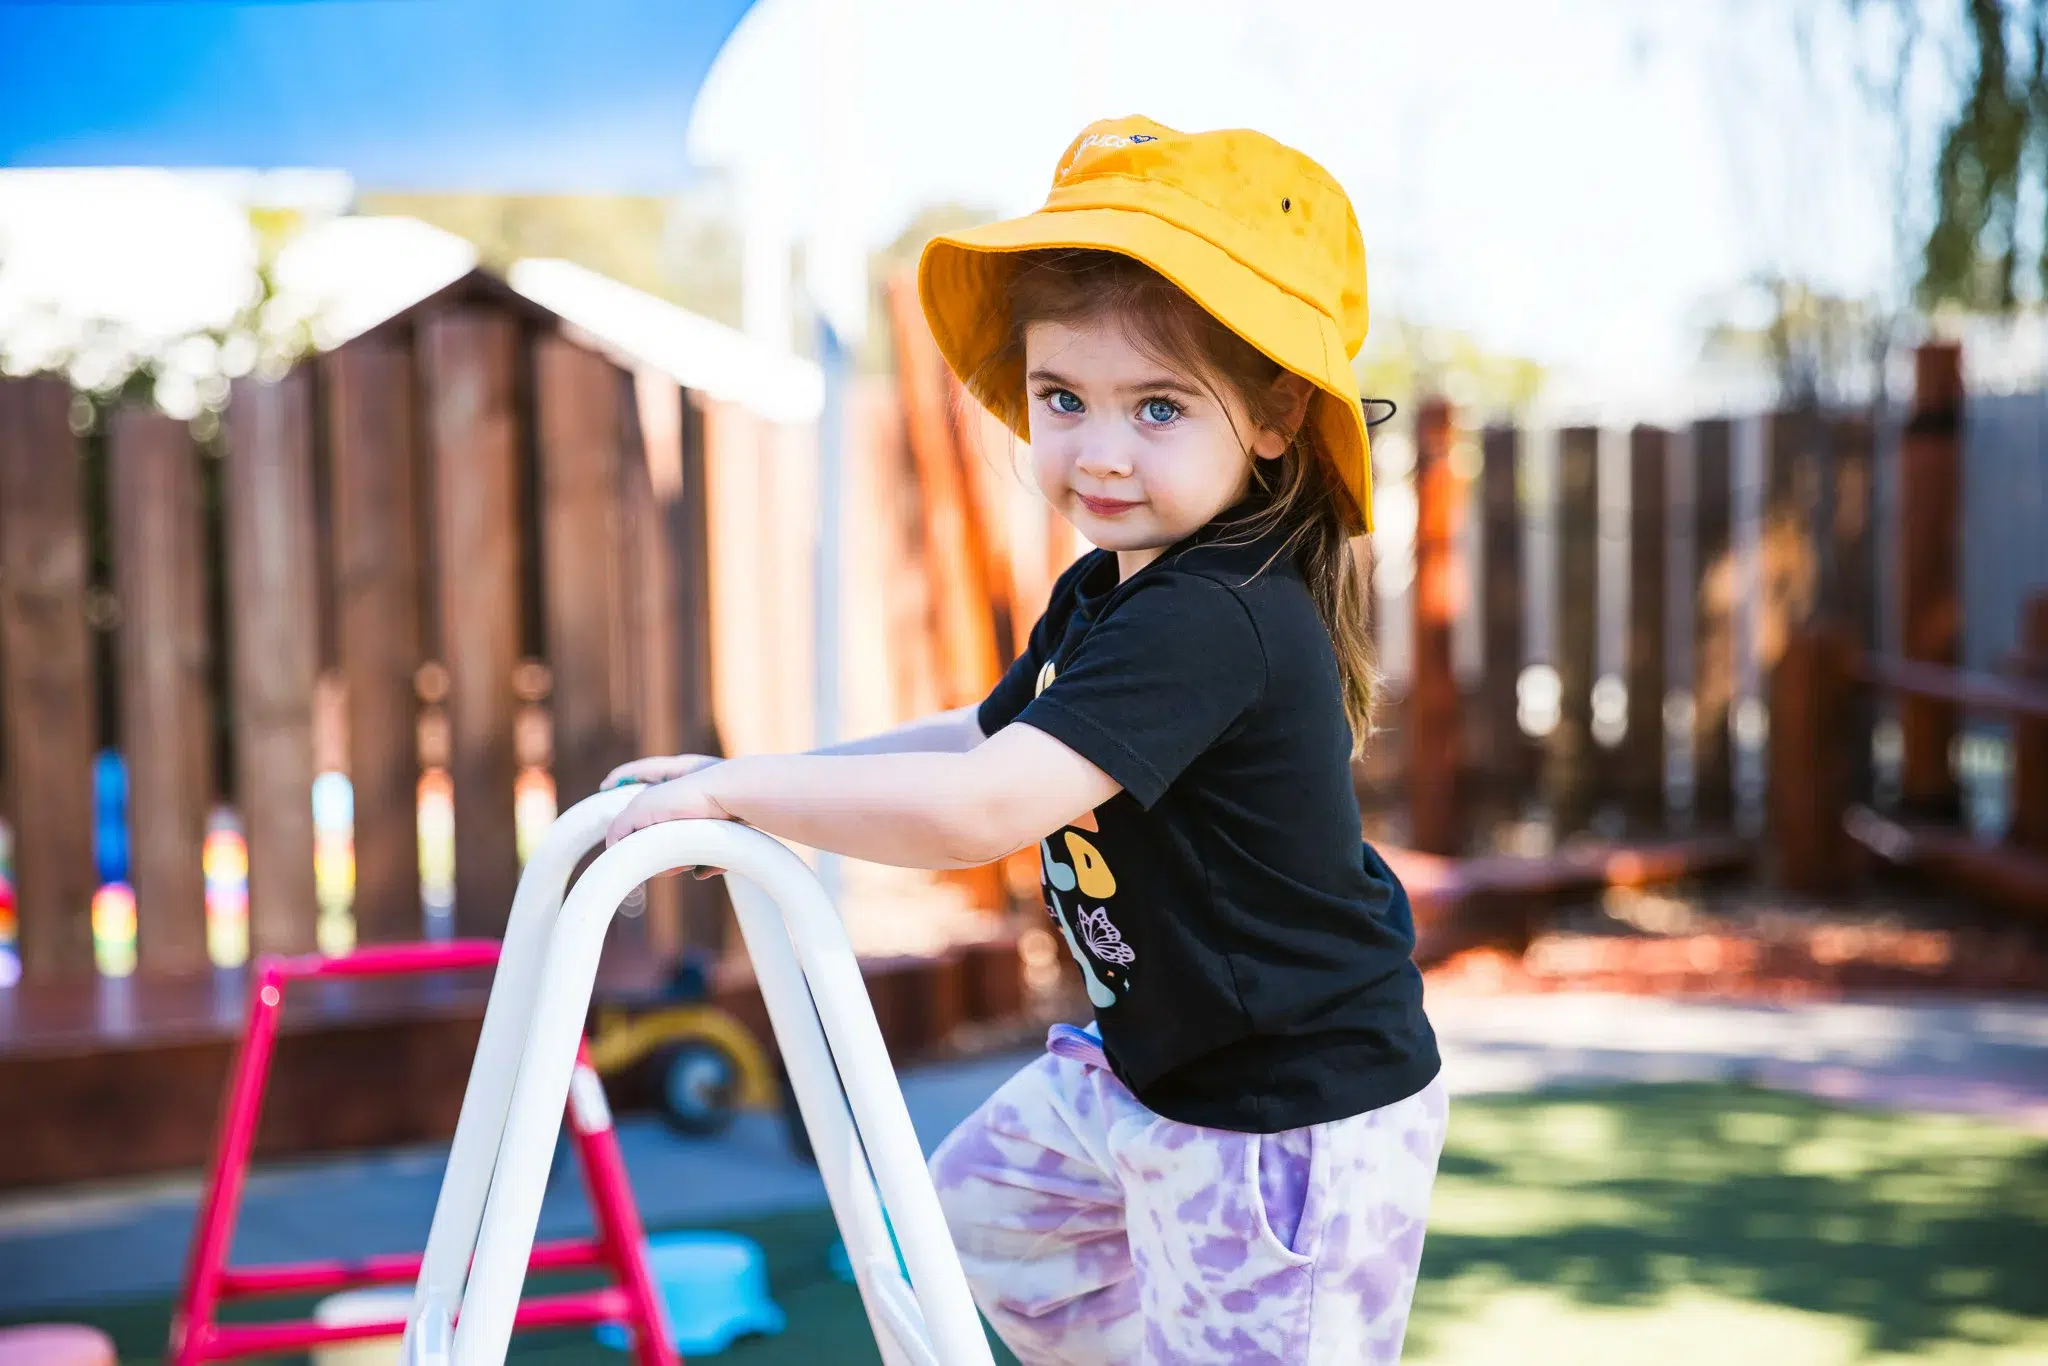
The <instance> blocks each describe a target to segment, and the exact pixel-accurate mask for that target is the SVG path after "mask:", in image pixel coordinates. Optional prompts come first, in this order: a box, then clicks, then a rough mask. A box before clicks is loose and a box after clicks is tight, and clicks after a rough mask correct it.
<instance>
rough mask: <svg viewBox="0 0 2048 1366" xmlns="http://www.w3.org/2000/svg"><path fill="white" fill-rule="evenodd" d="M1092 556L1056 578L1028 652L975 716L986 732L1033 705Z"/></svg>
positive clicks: (1012, 665)
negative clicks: (1039, 682)
mask: <svg viewBox="0 0 2048 1366" xmlns="http://www.w3.org/2000/svg"><path fill="white" fill-rule="evenodd" d="M1088 559H1089V557H1088V556H1086V555H1083V556H1082V557H1081V558H1080V559H1078V560H1076V561H1074V563H1073V564H1071V565H1069V566H1067V569H1066V572H1065V573H1063V574H1061V575H1060V577H1059V578H1058V579H1056V580H1055V581H1054V582H1053V586H1052V592H1051V593H1050V594H1048V595H1047V601H1046V606H1045V611H1043V612H1041V613H1039V616H1038V623H1037V624H1036V625H1034V626H1033V627H1032V628H1031V636H1030V639H1028V640H1027V641H1025V643H1024V653H1023V654H1020V655H1018V656H1017V658H1016V659H1015V660H1013V661H1011V663H1010V667H1009V668H1008V669H1006V670H1005V671H1004V672H1003V676H1002V677H1001V678H1000V679H998V680H997V682H996V686H995V688H994V689H993V690H992V691H991V692H990V693H989V695H988V696H987V697H986V698H984V699H982V703H981V706H980V707H979V708H978V709H977V710H976V711H975V714H974V719H975V723H976V724H977V725H979V726H980V727H981V733H982V734H983V735H994V734H995V733H996V732H997V731H999V730H1001V729H1002V728H1003V727H1004V726H1007V725H1009V724H1010V723H1011V722H1012V721H1014V720H1016V719H1017V714H1018V713H1019V712H1021V711H1023V710H1024V708H1025V707H1027V706H1029V705H1030V703H1031V699H1032V697H1033V695H1035V694H1036V693H1037V691H1038V673H1039V670H1041V669H1043V668H1044V667H1045V661H1046V660H1048V659H1050V658H1051V657H1052V652H1053V650H1054V648H1055V647H1056V645H1057V644H1058V640H1059V637H1058V634H1057V633H1058V632H1060V631H1063V630H1065V629H1066V623H1067V618H1068V617H1070V616H1072V615H1073V612H1074V592H1075V587H1076V585H1077V584H1078V583H1079V582H1080V579H1081V576H1082V575H1083V574H1084V573H1085V572H1086V568H1087V564H1088Z"/></svg>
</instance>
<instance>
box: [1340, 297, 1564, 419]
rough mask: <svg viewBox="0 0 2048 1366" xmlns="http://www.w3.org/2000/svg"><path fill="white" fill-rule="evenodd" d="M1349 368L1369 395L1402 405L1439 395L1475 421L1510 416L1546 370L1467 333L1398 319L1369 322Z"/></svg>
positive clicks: (1533, 394) (1524, 402)
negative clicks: (1366, 332) (1356, 355)
mask: <svg viewBox="0 0 2048 1366" xmlns="http://www.w3.org/2000/svg"><path fill="white" fill-rule="evenodd" d="M1352 369H1353V371H1354V372H1356V374H1357V375H1358V384H1359V389H1360V391H1361V392H1362V393H1364V394H1365V395H1366V396H1368V397H1370V398H1391V399H1393V400H1394V401H1395V402H1397V403H1400V404H1403V405H1406V404H1408V403H1409V402H1410V401H1411V400H1413V399H1416V398H1418V397H1419V396H1421V395H1425V394H1433V395H1441V396H1442V397H1444V398H1447V399H1449V400H1450V401H1451V402H1452V403H1453V404H1454V405H1456V406H1457V407H1458V408H1459V409H1460V410H1461V411H1462V412H1463V413H1464V414H1466V415H1467V417H1468V418H1469V419H1470V420H1473V421H1488V420H1492V419H1494V418H1502V417H1508V416H1511V415H1512V414H1514V413H1515V412H1516V411H1517V410H1518V409H1520V408H1522V407H1524V406H1526V405H1527V404H1529V403H1530V402H1532V401H1533V400H1534V399H1535V397H1536V394H1537V391H1538V390H1540V389H1541V388H1542V387H1543V381H1544V374H1545V372H1544V368H1543V366H1542V365H1540V364H1539V363H1537V362H1536V361H1533V360H1529V359H1526V358H1525V357H1522V356H1510V355H1504V354H1502V353H1500V352H1495V351H1489V350H1488V349H1487V348H1486V347H1484V346H1482V345H1481V344H1480V343H1479V342H1478V341H1477V340H1475V339H1474V338H1473V337H1472V336H1471V334H1469V333H1467V332H1463V331H1460V330H1458V329H1456V328H1451V327H1437V326H1431V325H1428V324H1423V323H1414V322H1409V321H1408V320H1407V319H1405V318H1398V317H1395V318H1376V319H1374V320H1373V326H1372V331H1371V332H1370V333H1369V334H1368V335H1367V337H1366V343H1365V349H1364V350H1362V351H1360V352H1359V355H1358V359H1357V361H1356V362H1354V364H1353V365H1352Z"/></svg>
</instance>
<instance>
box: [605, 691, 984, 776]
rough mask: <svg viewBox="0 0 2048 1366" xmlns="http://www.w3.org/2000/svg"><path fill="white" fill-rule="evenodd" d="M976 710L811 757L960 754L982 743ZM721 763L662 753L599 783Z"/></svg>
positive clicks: (925, 720) (938, 715) (924, 720)
mask: <svg viewBox="0 0 2048 1366" xmlns="http://www.w3.org/2000/svg"><path fill="white" fill-rule="evenodd" d="M978 710H979V708H978V707H972V706H968V707H956V708H954V709H953V710H952V711H942V712H935V713H933V714H932V715H930V716H922V717H919V718H918V719H917V720H915V721H908V722H905V723H904V724H903V725H900V726H897V727H896V728H895V729H894V730H885V731H883V732H882V733H881V734H879V735H869V736H866V737H864V738H862V739H859V740H845V741H842V742H840V743H839V744H836V745H827V746H825V747H824V748H822V749H816V750H812V751H811V753H813V754H821V755H822V754H927V753H928V754H963V753H965V752H966V751H968V750H970V749H973V748H974V747H975V746H976V745H978V744H980V743H981V741H982V734H981V724H980V722H978V721H977V720H976V719H975V714H976V712H977V711H978ZM723 762H730V761H729V760H721V759H720V758H719V757H718V756H717V755H715V754H664V755H656V756H653V757H651V758H646V759H635V760H633V761H632V762H631V763H629V764H620V765H619V766H618V767H617V768H615V769H613V770H612V771H611V772H610V773H609V774H607V775H605V780H604V782H603V783H602V784H601V786H603V787H617V786H618V785H619V784H620V783H666V782H670V781H673V780H674V779H677V778H683V777H687V776H688V775H690V774H692V773H695V772H697V771H698V770H699V769H704V768H709V767H710V766H711V765H713V764H716V763H723Z"/></svg>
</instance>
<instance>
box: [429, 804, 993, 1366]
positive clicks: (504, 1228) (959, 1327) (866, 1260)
mask: <svg viewBox="0 0 2048 1366" xmlns="http://www.w3.org/2000/svg"><path fill="white" fill-rule="evenodd" d="M636 791H638V789H637V788H631V787H628V788H617V789H613V790H612V791H608V792H600V793H598V794H597V795H596V796H594V797H588V798H585V799H584V800H583V801H581V802H578V803H577V804H576V805H575V806H573V807H571V808H570V809H569V810H568V811H566V812H564V813H563V814H562V816H561V817H560V818H559V819H557V820H556V821H555V823H554V825H553V826H552V827H550V828H549V830H548V833H547V836H546V837H545V838H544V839H543V840H542V842H541V845H540V847H539V849H537V850H536V851H535V852H534V855H533V857H532V859H531V860H529V861H528V863H527V865H526V869H525V871H524V873H522V874H521V876H520V879H519V888H518V891H517V893H516V894H515V895H514V897H513V902H512V912H511V918H510V920H509V922H508V924H507V926H506V930H505V940H504V948H503V951H502V953H501V956H500V958H499V960H498V969H497V974H496V976H495V977H494V978H493V979H492V983H491V995H490V1001H489V1003H488V1004H487V1005H486V1006H485V1009H484V1022H483V1031H482V1034H481V1036H480V1037H479V1039H478V1041H477V1050H476V1062H475V1064H474V1066H473V1067H472V1068H471V1071H470V1074H469V1086H468V1089H467V1090H466V1091H465V1092H464V1093H463V1098H462V1115H461V1118H460V1119H459V1120H457V1122H456V1126H455V1138H454V1141H453V1144H452V1146H451V1148H450V1150H449V1155H448V1170H447V1174H446V1176H445V1177H444V1178H443V1181H442V1184H441V1194H440V1198H439V1200H438V1202H437V1203H436V1205H435V1207H434V1224H433V1229H432V1231H431V1232H430V1233H429V1234H428V1236H427V1247H426V1252H425V1256H424V1260H423V1262H422V1264H421V1267H420V1278H419V1282H418V1285H417V1287H416V1289H415V1290H414V1294H413V1304H412V1310H411V1312H410V1314H409V1315H408V1316H407V1320H406V1334H405V1349H404V1355H403V1357H402V1358H401V1359H402V1360H403V1361H405V1362H406V1363H408V1366H501V1363H502V1362H503V1361H504V1359H505V1350H506V1347H507V1345H508V1343H509V1342H510V1340H511V1336H512V1321H513V1316H514V1314H515V1313H516V1311H517V1309H518V1304H519V1296H520V1291H521V1288H522V1285H523V1283H524V1281H525V1278H526V1266H527V1260H528V1258H529V1257H530V1256H531V1254H532V1250H533V1240H534V1230H535V1226H536V1225H537V1224H538V1222H539V1219H540V1207H541V1200H542V1197H543V1195H544V1194H545V1193H546V1183H547V1174H548V1168H549V1165H550V1164H551V1162H552V1160H553V1157H554V1152H555V1141H556V1138H557V1135H558V1133H559V1130H560V1126H561V1122H562V1114H563V1109H564V1106H565V1105H566V1104H567V1102H568V1097H569V1089H570V1080H571V1077H572V1074H573V1073H574V1071H575V1063H576V1050H577V1045H578V1043H579V1042H580V1040H581V1039H582V1037H583V1026H584V1020H585V1017H586V1016H587V1014H588V1012H589V1008H590V994H591V989H592V986H593V984H594V983H595V980H596V976H597V964H598V954H599V951H600V950H601V949H602V947H603V944H604V937H605V931H606V928H607V927H608V926H609V925H610V924H611V919H612V916H613V914H614V913H615V912H616V911H617V910H618V907H619V903H620V902H621V901H623V900H624V899H625V898H626V896H627V895H628V894H629V893H631V892H632V890H633V889H634V888H636V887H638V886H639V885H640V884H641V883H643V882H645V881H647V879H649V878H651V877H654V876H656V875H658V874H661V873H665V872H668V871H670V870H672V869H677V868H688V867H716V868H723V869H725V870H726V878H727V882H728V884H729V886H730V890H731V893H732V901H733V908H734V910H735V911H736V912H737V914H738V917H739V923H740V933H741V935H742V937H743V938H744V939H745V941H746V946H747V953H748V954H749V956H750V957H751V958H752V959H753V964H754V973H755V976H756V978H757V980H758V981H759V983H760V988H761V998H762V1000H763V1001H764V1002H765V1003H766V1005H767V1008H768V1017H769V1019H770V1021H771V1022H772V1023H773V1025H774V1027H775V1039H776V1042H777V1044H779V1045H780V1047H781V1050H782V1058H783V1063H784V1065H785V1066H786V1067H787V1068H788V1071H789V1079H790V1083H791V1085H792V1087H793V1088H794V1089H795V1092H796V1100H797V1106H798V1109H799V1110H800V1111H801V1112H802V1115H803V1121H804V1127H805V1128H806V1129H807V1130H809V1133H810V1140H811V1147H812V1150H813V1152H814V1153H815V1154H816V1155H817V1160H818V1170H819V1173H820V1175H821V1176H822V1177H823V1178H824V1182H825V1192H826V1196H827V1198H828V1199H829V1200H830V1201H831V1205H832V1213H833V1215H834V1217H835V1218H836V1219H837V1220H838V1222H839V1228H840V1232H841V1235H842V1237H843V1238H844V1239H845V1242H846V1248H847V1255H848V1260H849V1261H850V1262H851V1263H852V1266H853V1273H854V1281H855V1285H856V1286H857V1287H858V1289H859V1291H860V1297H861V1303H862V1304H863V1306H864V1307H865V1308H866V1310H867V1315H868V1321H869V1323H870V1325H871V1326H872V1327H873V1329H874V1333H875V1340H876V1343H877V1345H878V1347H879V1348H880V1349H881V1353H882V1357H883V1359H884V1360H885V1361H886V1362H888V1363H889V1366H993V1360H994V1359H993V1357H992V1356H991V1355H990V1352H989V1348H988V1340H987V1338H986V1337H984V1336H983V1333H982V1328H981V1321H980V1319H979V1317H978V1316H977V1315H976V1313H975V1309H974V1302H973V1300H972V1299H971V1298H970V1296H969V1294H968V1290H967V1279H966V1276H965V1275H964V1274H963V1273H962V1271H961V1269H960V1259H959V1256H958V1255H957V1254H956V1253H955V1251H954V1249H953V1244H952V1239H951V1237H950V1236H949V1235H948V1233H947V1231H946V1223H945V1218H944V1216H943V1215H942V1214H941V1212H940V1210H939V1201H938V1195H937V1193H936V1192H935V1191H934V1190H933V1189H932V1183H931V1178H930V1176H929V1174H928V1173H927V1172H926V1170H925V1164H924V1156H923V1153H922V1151H921V1149H920V1148H919V1147H918V1142H917V1134H916V1132H915V1130H913V1129H912V1127H911V1123H910V1112H909V1111H908V1110H907V1109H906V1108H905V1107H904V1104H903V1093H902V1091H901V1090H900V1089H899V1088H898V1087H897V1085H896V1074H895V1070H894V1068H893V1067H892V1066H891V1064H890V1062H889V1055H888V1052H887V1050H886V1049H885V1048H884V1047H883V1044H882V1031H881V1029H880V1027H879V1026H878V1025H877V1024H876V1023H875V1013H874V1007H873V1005H872V1004H871V1003H870V1001H869V1000H868V995H867V986H866V984H865V983H864V982H863V981H862V979H861V975H860V967H859V965H858V964H857V963H856V962H855V960H854V956H853V946H852V945H851V944H850V943H849V942H848V940H847V937H846V929H845V926H844V925H842V924H841V923H840V920H839V916H838V913H837V912H836V911H835V910H834V909H833V907H832V904H831V901H830V899H829V898H828V897H827V896H826V895H825V890H824V888H823V887H821V886H820V885H819V884H818V880H817V878H816V877H815V876H814V875H813V874H812V872H811V870H810V868H809V867H807V866H806V865H805V863H804V862H803V860H802V859H800V858H798V857H797V856H796V855H795V854H794V853H792V852H791V851H790V850H789V849H788V848H786V847H785V846H784V845H783V844H782V843H781V842H779V841H777V840H775V839H773V838H770V837H769V836H767V835H764V834H762V833H761V832H759V831H757V830H752V829H748V828H747V827H745V826H741V825H735V824H732V823H730V822H726V821H677V822H672V823H669V824H664V825H656V826H651V827H649V828H647V829H645V830H641V831H638V832H636V833H635V834H632V835H629V836H628V837H626V838H625V839H623V840H620V841H619V842H618V844H616V845H614V846H613V847H612V848H610V849H609V850H607V851H605V852H604V853H603V854H601V855H599V856H598V858H597V860H596V861H595V862H593V863H592V864H591V865H590V868H589V870H588V871H586V872H585V873H584V874H583V876H582V877H581V878H579V879H577V882H576V886H575V889H574V890H573V891H571V892H569V894H568V897H567V900H566V901H565V900H564V898H563V889H564V888H565V887H566V886H567V884H568V880H569V874H570V873H571V871H573V870H574V868H575V866H576V863H577V861H578V860H580V859H581V858H582V857H583V855H584V854H585V853H587V852H588V851H589V850H590V849H591V847H592V846H594V845H595V844H596V843H597V842H598V841H599V840H600V839H602V838H603V836H604V832H605V830H606V829H607V828H608V827H609V826H610V824H611V822H612V819H613V817H615V816H617V815H618V814H619V812H620V811H622V810H623V809H624V808H625V806H626V804H627V803H628V802H629V801H631V800H632V798H633V796H634V794H635V792H636ZM878 1183H879V1187H880V1190H879V1194H878V1192H877V1184H878ZM885 1202H886V1204H887V1207H888V1210H889V1217H888V1219H887V1220H886V1221H885V1220H884V1217H883V1213H882V1211H883V1205H884V1203H885ZM892 1225H893V1227H894V1231H895V1235H896V1240H897V1244H899V1245H900V1246H901V1248H902V1263H907V1264H908V1265H909V1270H910V1275H909V1278H908V1279H907V1280H906V1279H905V1277H904V1275H903V1271H902V1269H901V1263H899V1261H898V1258H897V1254H896V1251H895V1247H894V1246H892V1244H891V1241H890V1228H891V1226H892ZM472 1255H473V1257H474V1260H473V1261H472ZM465 1273H466V1274H465Z"/></svg>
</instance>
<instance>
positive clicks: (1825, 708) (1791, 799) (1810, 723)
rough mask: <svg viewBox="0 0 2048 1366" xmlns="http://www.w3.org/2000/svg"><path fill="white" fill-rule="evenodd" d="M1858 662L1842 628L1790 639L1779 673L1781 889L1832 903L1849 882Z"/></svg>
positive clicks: (1776, 749) (1773, 793)
mask: <svg viewBox="0 0 2048 1366" xmlns="http://www.w3.org/2000/svg"><path fill="white" fill-rule="evenodd" d="M1854 654H1855V649H1854V647H1853V646H1852V645H1851V643H1850V640H1849V636H1848V633H1847V632H1846V631H1845V630H1843V629H1841V628H1840V627H1837V626H1834V625H1831V624H1824V625H1819V626H1814V627H1811V628H1804V629H1800V630H1797V631H1795V632H1794V633H1793V634H1792V635H1791V636H1789V637H1788V638H1787V639H1786V641H1785V648H1784V651H1783V653H1782V655H1781V656H1780V658H1779V661H1778V665H1777V668H1776V669H1775V670H1774V671H1773V673H1772V677H1771V731H1770V761H1771V762H1770V783H1769V794H1770V795H1769V801H1770V831H1771V834H1772V835H1773V837H1774V838H1775V839H1776V841H1777V846H1778V848H1777V852H1778V880H1779V883H1780V885H1782V886H1784V887H1787V888H1790V889H1791V890H1793V891H1798V892H1805V893H1808V894H1812V895H1825V894H1828V893H1832V892H1838V891H1840V890H1841V889H1842V886H1843V885H1844V883H1845V882H1846V881H1847V880H1848V875H1849V870H1850V864H1849V857H1848V854H1849V837H1848V834H1847V832H1846V831H1845V830H1844V829H1843V826H1842V817H1843V815H1844V814H1845V813H1846V812H1847V811H1848V808H1849V768H1850V763H1849V748H1850V741H1851V739H1852V736H1851V734H1850V725H1851V720H1852V717H1851V712H1850V709H1849V706H1848V702H1849V696H1850V693H1851V692H1852V691H1854V685H1853V684H1852V682H1851V680H1850V677H1849V669H1850V660H1851V658H1852V657H1853V656H1854Z"/></svg>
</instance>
